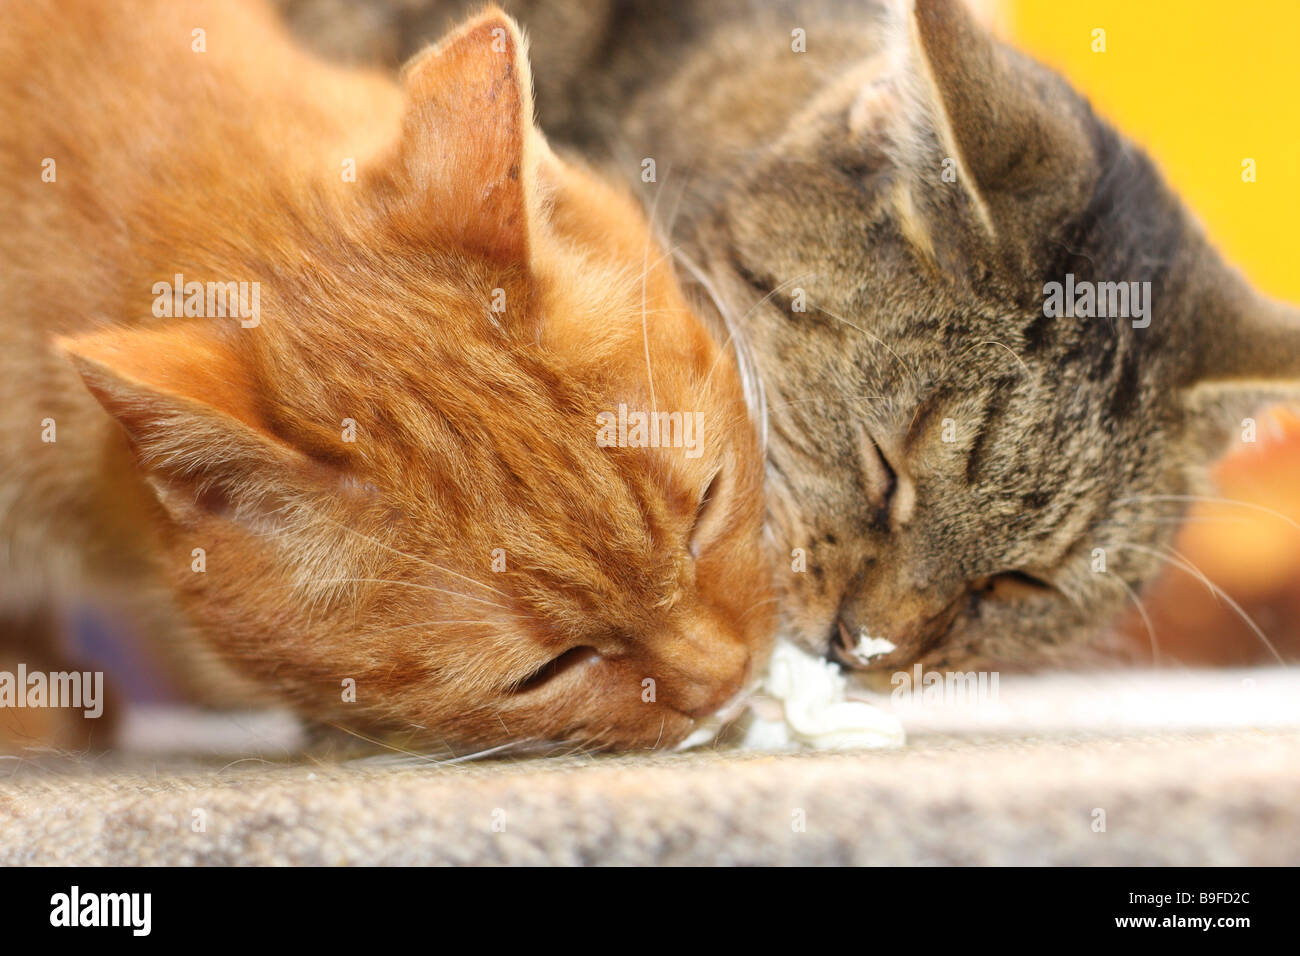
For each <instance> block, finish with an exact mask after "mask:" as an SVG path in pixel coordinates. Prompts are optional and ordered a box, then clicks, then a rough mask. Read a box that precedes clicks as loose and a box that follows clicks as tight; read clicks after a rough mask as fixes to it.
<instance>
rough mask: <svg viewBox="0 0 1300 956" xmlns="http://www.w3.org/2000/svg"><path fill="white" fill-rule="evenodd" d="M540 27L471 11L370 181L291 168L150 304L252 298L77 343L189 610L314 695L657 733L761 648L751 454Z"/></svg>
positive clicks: (475, 731) (721, 376) (496, 724)
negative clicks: (554, 107)
mask: <svg viewBox="0 0 1300 956" xmlns="http://www.w3.org/2000/svg"><path fill="white" fill-rule="evenodd" d="M521 42H522V41H521V39H520V37H519V35H518V33H517V31H516V29H515V27H514V25H513V24H512V23H511V21H510V20H509V19H507V18H506V17H504V15H502V14H500V13H499V12H495V11H489V12H488V13H486V14H484V15H482V16H480V17H478V18H476V19H475V20H473V21H472V22H470V23H469V24H468V25H467V26H466V27H464V28H462V29H461V30H459V31H457V32H456V33H455V34H454V35H453V36H452V37H450V38H449V39H447V40H446V41H444V42H443V44H442V45H440V46H439V47H437V48H435V49H433V50H431V51H429V52H428V53H426V54H424V55H423V56H422V57H420V58H418V59H417V60H416V61H415V62H414V63H413V64H412V65H411V66H410V67H409V68H408V70H407V73H406V78H405V82H406V92H407V97H408V105H407V111H406V116H405V120H404V122H403V127H402V130H401V134H400V136H398V137H397V141H396V142H395V144H394V145H393V146H392V148H391V149H389V150H387V151H386V152H385V153H384V154H383V155H382V156H381V157H380V158H378V159H377V160H375V161H374V162H373V163H372V164H370V168H364V167H363V168H362V170H361V171H360V173H359V175H358V179H357V182H355V183H351V184H349V183H335V184H333V185H330V184H328V183H327V182H326V181H325V177H321V181H320V182H305V181H303V182H299V181H292V180H290V181H284V180H281V181H276V182H274V184H273V185H270V186H268V187H267V192H266V200H267V201H266V203H265V204H264V205H263V206H262V207H261V208H260V209H259V210H258V212H257V216H256V217H250V219H255V221H252V222H250V223H249V224H248V225H247V226H246V228H244V229H243V230H242V232H241V238H240V239H239V241H237V242H236V241H230V242H223V241H218V240H215V239H213V240H208V242H207V244H206V245H205V246H202V247H195V248H187V249H184V250H178V251H177V252H176V256H177V259H176V261H175V262H173V263H170V264H169V266H168V268H169V269H171V268H174V269H175V271H176V272H182V271H183V280H181V279H177V280H174V281H175V282H176V284H178V285H179V286H180V288H179V290H177V289H175V288H173V287H172V286H171V285H170V283H172V282H173V277H172V275H171V274H170V272H167V273H164V274H163V275H161V276H159V275H157V274H153V275H150V276H146V277H145V278H147V279H154V280H162V285H161V286H156V287H154V288H152V289H151V288H150V283H144V284H143V288H142V289H141V293H142V295H141V299H140V301H139V302H133V303H131V308H132V309H133V310H134V312H135V313H137V314H138V313H142V312H147V311H148V310H149V308H150V307H149V305H148V303H149V301H150V298H151V297H149V296H145V295H144V294H143V293H144V292H146V291H150V292H152V293H153V297H161V300H162V301H163V302H164V305H166V303H168V302H171V303H174V304H175V305H177V306H180V305H181V304H182V303H186V304H188V303H190V302H191V301H192V297H193V296H198V303H197V304H198V306H203V305H204V304H207V305H211V296H212V291H213V290H212V288H211V287H210V286H207V285H206V284H203V285H200V286H195V287H193V288H191V287H190V285H189V283H191V282H198V283H207V282H213V283H217V282H238V281H248V282H250V283H251V282H256V283H257V285H256V286H252V285H250V286H249V287H248V288H247V289H245V290H244V296H243V298H242V299H240V301H241V302H242V303H243V304H244V305H245V309H244V310H243V312H240V313H237V315H236V318H233V319H216V318H211V317H195V316H194V315H193V312H194V311H201V309H200V308H197V307H196V309H195V310H186V309H182V310H181V311H180V316H185V315H188V316H190V317H173V318H163V319H155V320H141V321H134V322H131V323H129V324H127V325H125V326H120V327H116V328H113V329H110V330H108V331H103V332H97V333H94V334H92V335H88V336H85V337H82V338H77V339H72V340H64V342H63V343H62V344H63V347H64V348H65V349H66V350H67V352H68V353H69V354H70V355H71V357H72V359H73V361H74V362H75V364H76V366H77V368H78V370H79V371H80V373H81V375H82V378H83V379H84V381H85V382H86V384H87V385H88V386H89V388H90V389H91V391H92V392H93V393H94V395H95V396H96V397H97V398H98V399H99V401H100V403H101V404H102V405H103V406H104V408H105V409H106V410H107V411H108V412H109V414H110V415H112V416H113V417H114V418H115V419H116V420H117V421H118V422H119V423H120V424H121V426H122V428H123V430H124V432H125V437H126V439H127V440H128V441H129V443H130V446H131V448H132V450H133V452H134V454H135V460H136V462H137V463H138V466H139V469H140V473H141V475H142V476H143V478H144V480H145V481H146V482H147V484H148V486H149V487H150V489H151V491H152V493H153V495H154V496H155V497H156V499H157V501H158V505H159V507H158V508H157V509H156V519H157V522H158V536H159V539H160V541H161V542H162V544H163V548H162V555H163V556H162V558H161V561H162V565H163V568H164V573H165V574H166V575H167V577H168V579H169V581H170V583H171V586H172V588H173V590H174V592H175V594H176V596H177V600H178V601H179V602H180V603H181V604H182V606H183V607H184V608H185V609H186V611H187V612H188V614H189V617H190V619H191V620H192V621H193V622H194V625H195V627H196V629H197V630H198V631H199V633H200V634H201V635H202V637H203V639H204V640H206V641H207V642H208V643H209V644H210V645H211V646H213V647H214V648H216V649H217V650H218V651H220V652H221V653H222V654H223V655H224V656H225V657H226V658H227V659H228V660H230V661H232V662H234V663H235V664H236V665H238V666H239V667H240V668H241V669H242V670H243V671H244V672H245V673H247V674H250V675H252V676H253V677H255V678H256V679H258V680H260V681H261V682H262V684H263V685H265V686H267V687H268V688H271V689H273V690H275V691H276V692H278V693H282V694H284V695H286V696H287V697H288V698H289V699H291V700H293V701H295V702H296V703H297V705H298V706H299V707H300V708H301V709H302V710H303V712H305V713H307V714H309V715H311V716H313V717H316V718H319V719H322V720H327V721H331V722H335V723H338V724H341V725H343V726H346V727H349V728H357V729H360V730H362V731H363V732H367V733H368V732H375V731H379V732H386V731H410V732H411V734H412V736H413V737H414V738H415V739H416V740H422V741H429V742H441V741H446V742H449V743H452V744H458V745H475V746H484V745H493V744H497V743H505V742H512V741H522V740H536V741H562V742H571V743H575V744H579V745H584V746H587V745H597V746H599V745H611V746H647V747H649V746H655V745H656V744H660V745H667V744H670V743H673V742H675V741H678V740H680V739H681V738H683V737H684V736H685V735H686V734H687V733H688V732H689V731H690V730H691V729H693V727H694V726H695V722H696V720H697V719H698V718H700V717H703V716H705V715H708V714H710V713H712V712H714V711H715V710H716V709H717V708H718V707H719V706H721V705H722V704H723V703H725V702H726V701H727V700H728V699H729V698H731V697H733V696H734V695H735V694H736V693H737V692H738V691H740V690H741V688H742V686H743V685H745V684H746V683H747V681H748V680H749V679H750V677H751V675H753V674H754V673H755V671H756V670H757V669H758V667H759V665H760V664H761V662H762V657H763V655H764V654H765V652H766V650H767V642H768V639H769V635H770V631H771V628H772V626H773V611H774V608H773V606H772V604H771V600H770V595H769V590H768V588H769V580H768V570H767V567H766V565H765V563H764V560H763V558H762V557H761V548H760V541H759V536H760V531H761V526H762V520H763V514H764V505H763V497H762V473H763V466H762V456H761V452H760V449H759V448H758V443H757V439H756V437H755V434H754V430H753V427H752V425H751V422H750V420H749V417H748V414H747V409H746V405H745V402H744V399H743V396H742V391H741V385H740V382H739V377H738V373H737V371H736V368H735V363H734V360H733V358H732V357H731V355H730V353H729V352H728V351H727V350H726V349H725V348H724V347H722V346H720V345H719V344H718V343H716V342H715V341H714V339H713V337H712V336H710V335H709V334H708V332H707V331H706V330H705V329H704V328H703V327H702V326H701V324H700V322H699V321H698V319H697V318H696V317H695V316H694V314H693V313H692V311H691V309H690V307H689V306H688V303H687V302H686V301H685V299H684V297H683V295H682V294H681V292H680V291H679V290H678V288H677V286H676V284H675V281H674V278H673V274H672V268H671V265H670V263H669V261H668V259H667V257H666V256H665V254H664V251H663V250H662V249H660V248H658V247H657V246H656V245H655V244H654V243H653V242H652V241H651V239H650V235H649V230H648V227H647V224H646V223H645V221H644V220H643V218H642V217H641V215H640V213H639V211H638V210H637V208H636V206H635V204H634V203H633V201H632V200H631V199H630V198H628V197H625V196H623V195H621V194H619V193H617V192H616V191H614V190H612V189H610V188H608V187H606V186H604V185H602V184H601V183H600V182H598V181H597V180H595V179H594V178H593V177H591V176H590V175H589V174H587V173H585V172H583V171H581V170H578V169H576V168H574V167H572V166H570V165H566V164H564V163H561V162H560V161H559V160H558V159H556V158H555V157H554V156H553V155H552V154H551V153H550V152H549V150H548V149H547V147H546V144H545V142H544V141H543V140H542V139H541V137H540V134H538V133H537V131H536V130H535V128H534V126H533V123H532V112H531V111H532V107H531V95H530V81H529V76H528V66H527V62H526V60H525V58H524V56H523V54H522V49H521ZM182 259H183V263H184V264H185V265H184V269H183V270H182V268H181V264H182ZM200 271H201V272H202V273H203V274H197V273H199V272H200ZM227 291H228V292H229V295H230V300H231V301H234V299H235V298H236V293H237V292H238V291H239V290H238V289H236V288H235V287H233V286H232V287H229V288H228V290H227ZM254 295H255V296H256V299H255V306H256V307H255V308H253V307H251V304H252V303H253V302H254ZM154 311H155V313H156V312H157V310H156V309H155V310H154ZM163 311H167V308H164V310H163ZM254 313H256V314H255V315H254ZM239 315H242V316H243V317H244V321H242V322H241V321H238V320H237V318H238V316H239ZM198 549H202V550H201V551H199V550H198Z"/></svg>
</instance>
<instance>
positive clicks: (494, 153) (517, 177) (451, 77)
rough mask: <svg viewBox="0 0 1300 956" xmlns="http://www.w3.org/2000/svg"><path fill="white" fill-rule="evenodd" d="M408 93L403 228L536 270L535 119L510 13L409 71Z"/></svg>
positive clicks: (475, 25)
mask: <svg viewBox="0 0 1300 956" xmlns="http://www.w3.org/2000/svg"><path fill="white" fill-rule="evenodd" d="M406 89H407V95H408V97H409V98H410V102H411V106H410V109H409V111H408V113H407V116H406V120H405V123H404V128H403V131H402V140H401V145H400V147H399V152H400V160H399V165H400V166H401V167H402V168H403V169H404V172H405V177H404V182H402V183H401V184H400V187H399V188H401V189H402V191H403V192H404V193H405V194H406V196H407V198H408V200H409V201H408V202H407V203H406V204H404V205H405V209H406V215H405V216H404V221H403V223H402V227H403V231H411V232H415V233H417V234H418V233H419V232H424V233H426V234H429V235H432V236H434V237H435V238H438V239H441V240H443V241H447V242H450V243H453V244H456V245H459V246H460V247H462V248H464V249H467V250H469V251H472V252H474V253H476V254H478V255H481V256H484V257H485V258H488V259H490V260H492V261H493V262H496V263H498V264H500V265H503V266H521V267H522V266H526V265H527V261H528V251H529V250H528V227H529V216H528V195H529V193H530V191H531V179H532V177H531V169H530V167H529V155H528V154H529V152H530V151H529V149H528V138H529V137H530V136H531V135H533V119H532V98H531V79H530V74H529V70H528V63H527V60H526V59H525V58H524V55H523V51H522V41H521V39H520V37H519V33H518V30H517V28H516V27H515V26H514V24H513V23H512V22H511V21H510V20H509V18H507V17H506V16H505V15H504V14H502V13H500V12H492V11H490V12H488V13H486V14H484V15H483V16H481V17H479V18H477V19H475V20H472V21H470V23H468V24H467V25H466V26H465V27H463V28H462V29H461V30H459V31H457V32H456V33H454V34H452V35H451V36H450V37H448V38H447V39H446V40H445V41H443V43H442V44H441V45H440V46H438V47H436V48H434V49H431V50H429V51H427V52H425V53H424V54H422V55H421V56H420V57H419V58H417V59H416V60H415V61H414V62H413V63H412V64H411V65H410V66H408V68H407V72H406Z"/></svg>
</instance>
